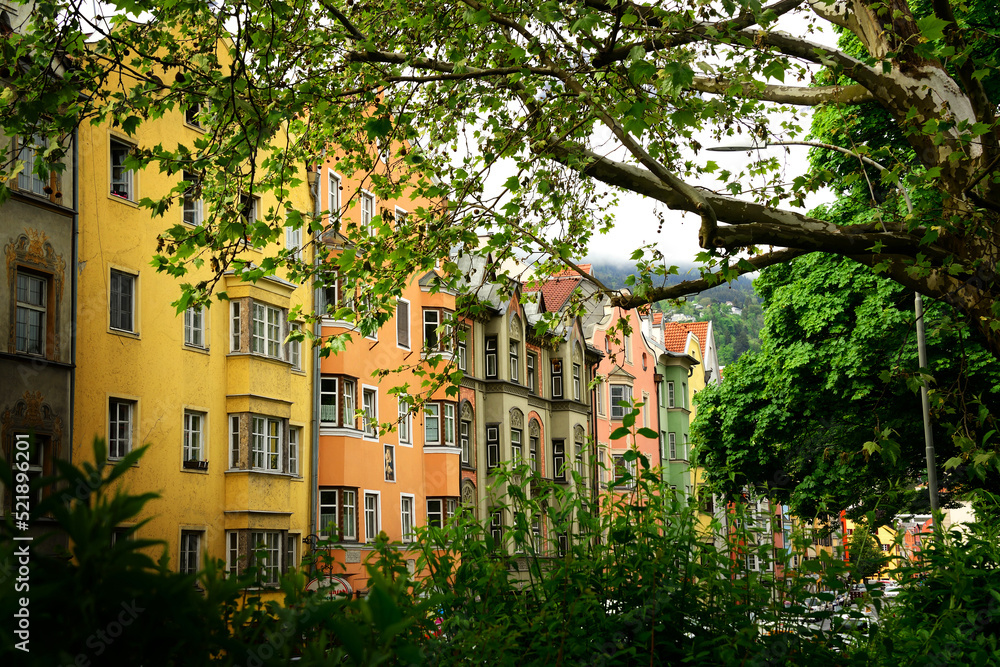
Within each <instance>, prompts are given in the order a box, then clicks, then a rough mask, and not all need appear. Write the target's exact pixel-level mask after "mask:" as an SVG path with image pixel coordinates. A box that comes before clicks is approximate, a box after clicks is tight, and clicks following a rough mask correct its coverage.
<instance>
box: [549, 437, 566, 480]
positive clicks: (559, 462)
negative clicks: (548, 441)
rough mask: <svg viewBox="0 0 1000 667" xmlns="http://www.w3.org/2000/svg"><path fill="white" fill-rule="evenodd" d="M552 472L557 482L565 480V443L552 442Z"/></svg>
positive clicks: (559, 441) (561, 441)
mask: <svg viewBox="0 0 1000 667" xmlns="http://www.w3.org/2000/svg"><path fill="white" fill-rule="evenodd" d="M552 471H553V473H554V478H555V479H556V480H558V481H565V480H566V441H565V440H553V441H552Z"/></svg>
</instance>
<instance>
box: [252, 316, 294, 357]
mask: <svg viewBox="0 0 1000 667" xmlns="http://www.w3.org/2000/svg"><path fill="white" fill-rule="evenodd" d="M286 324H287V315H285V311H284V309H283V308H278V307H276V306H272V305H271V304H269V303H263V302H256V301H255V302H253V304H252V307H251V319H250V352H252V353H253V354H259V355H262V356H265V357H270V358H272V359H279V360H282V359H283V358H284V354H283V349H282V348H283V347H284V345H282V343H283V342H284V339H285V336H284V334H283V330H284V328H285V325H286Z"/></svg>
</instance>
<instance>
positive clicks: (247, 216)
mask: <svg viewBox="0 0 1000 667" xmlns="http://www.w3.org/2000/svg"><path fill="white" fill-rule="evenodd" d="M240 216H241V217H242V218H243V224H245V225H246V226H247V227H251V226H252V225H253V224H254V223H255V222H257V198H256V197H254V196H253V195H240Z"/></svg>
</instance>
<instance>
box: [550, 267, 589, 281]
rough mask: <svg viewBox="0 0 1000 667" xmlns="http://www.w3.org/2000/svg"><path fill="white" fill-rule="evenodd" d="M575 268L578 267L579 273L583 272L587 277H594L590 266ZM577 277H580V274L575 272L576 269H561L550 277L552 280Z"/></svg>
mask: <svg viewBox="0 0 1000 667" xmlns="http://www.w3.org/2000/svg"><path fill="white" fill-rule="evenodd" d="M577 266H579V267H580V271H583V272H584V273H586V274H588V275H591V276H592V275H594V271H593V266H592V265H591V264H577ZM579 275H580V273H579V272H578V271H576V269H570V268H566V269H563V270H562V271H557V272H555V273H553V274H552V277H553V278H565V277H567V276H571V277H575V276H579Z"/></svg>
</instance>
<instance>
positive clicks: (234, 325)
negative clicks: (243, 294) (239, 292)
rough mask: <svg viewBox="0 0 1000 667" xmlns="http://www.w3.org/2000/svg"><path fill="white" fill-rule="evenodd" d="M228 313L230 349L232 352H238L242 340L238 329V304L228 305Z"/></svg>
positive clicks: (237, 302) (239, 324)
mask: <svg viewBox="0 0 1000 667" xmlns="http://www.w3.org/2000/svg"><path fill="white" fill-rule="evenodd" d="M229 313H230V318H229V321H230V323H231V324H230V348H231V349H232V351H233V352H239V351H240V350H241V349H242V346H241V345H240V343H241V339H242V331H241V329H240V327H241V323H240V302H239V301H233V302H232V303H231V304H229Z"/></svg>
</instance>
